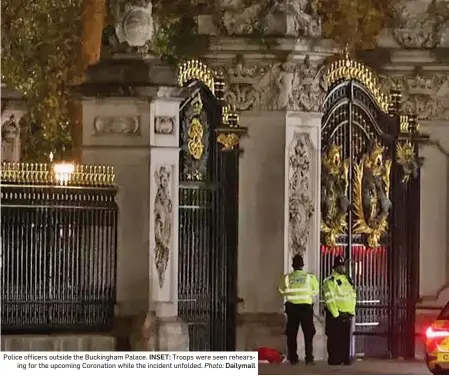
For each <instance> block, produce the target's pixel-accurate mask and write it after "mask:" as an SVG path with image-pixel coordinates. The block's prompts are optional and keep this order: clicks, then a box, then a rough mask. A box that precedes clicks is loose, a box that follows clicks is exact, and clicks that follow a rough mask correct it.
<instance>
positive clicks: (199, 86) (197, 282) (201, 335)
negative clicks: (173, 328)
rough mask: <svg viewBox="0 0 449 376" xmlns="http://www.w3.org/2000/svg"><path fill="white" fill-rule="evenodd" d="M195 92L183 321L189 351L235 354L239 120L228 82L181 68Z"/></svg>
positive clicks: (184, 222)
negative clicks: (228, 102)
mask: <svg viewBox="0 0 449 376" xmlns="http://www.w3.org/2000/svg"><path fill="white" fill-rule="evenodd" d="M179 84H180V85H182V86H188V87H189V88H190V89H191V95H190V97H189V98H188V99H187V100H186V101H185V102H184V103H183V104H182V105H181V111H180V121H181V128H180V138H181V141H180V143H181V155H180V169H179V170H180V190H179V258H178V260H179V261H178V265H179V277H178V278H179V279H178V299H179V304H178V309H179V316H180V317H181V318H182V319H183V320H184V321H185V322H186V323H187V324H188V327H189V337H190V350H191V351H223V350H234V349H235V328H236V305H237V230H238V229H237V226H238V223H237V220H238V175H239V170H238V166H239V148H238V144H239V138H240V134H241V133H242V132H243V131H244V130H243V129H242V128H239V127H238V117H237V115H235V114H234V113H233V112H232V111H230V108H229V107H228V106H224V103H223V100H222V97H223V89H224V85H223V82H222V81H221V80H220V79H219V78H217V77H216V75H215V74H214V73H213V72H212V71H211V70H210V69H208V68H207V67H206V66H205V65H203V64H202V63H200V62H198V61H190V62H188V63H185V64H183V65H182V66H181V67H180V72H179Z"/></svg>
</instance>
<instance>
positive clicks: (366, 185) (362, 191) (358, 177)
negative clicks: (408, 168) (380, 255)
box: [353, 141, 392, 247]
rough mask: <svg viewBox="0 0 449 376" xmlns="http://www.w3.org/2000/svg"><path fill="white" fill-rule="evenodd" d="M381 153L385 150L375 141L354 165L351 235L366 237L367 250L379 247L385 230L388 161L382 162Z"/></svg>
mask: <svg viewBox="0 0 449 376" xmlns="http://www.w3.org/2000/svg"><path fill="white" fill-rule="evenodd" d="M384 151H385V148H384V147H382V146H380V145H379V144H378V143H377V142H376V141H375V142H373V143H372V144H371V147H370V149H369V152H368V153H366V154H365V155H363V156H362V158H361V159H360V162H359V163H357V164H355V166H354V186H353V195H354V215H355V222H354V232H355V233H356V234H366V235H367V236H368V239H367V240H368V245H369V246H370V247H377V246H379V242H380V239H381V237H382V235H383V234H384V233H385V232H386V231H387V229H388V213H389V210H390V208H391V205H392V204H391V201H390V199H389V194H390V172H391V163H392V162H391V160H384V157H383V153H384Z"/></svg>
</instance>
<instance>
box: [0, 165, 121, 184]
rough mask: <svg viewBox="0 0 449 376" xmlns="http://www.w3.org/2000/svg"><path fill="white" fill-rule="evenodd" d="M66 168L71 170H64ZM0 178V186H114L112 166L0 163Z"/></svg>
mask: <svg viewBox="0 0 449 376" xmlns="http://www.w3.org/2000/svg"><path fill="white" fill-rule="evenodd" d="M67 166H71V168H70V169H67V168H65V167H67ZM58 167H63V168H62V169H59V168H58ZM0 176H1V183H2V184H17V185H65V186H91V187H113V186H115V173H114V168H113V167H112V166H97V165H76V164H67V163H64V164H47V163H9V162H2V166H1V171H0Z"/></svg>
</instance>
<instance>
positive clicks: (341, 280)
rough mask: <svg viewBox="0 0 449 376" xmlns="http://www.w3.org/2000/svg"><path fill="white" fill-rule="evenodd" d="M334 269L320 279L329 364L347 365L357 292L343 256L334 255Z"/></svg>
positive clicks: (349, 362) (348, 362) (349, 359)
mask: <svg viewBox="0 0 449 376" xmlns="http://www.w3.org/2000/svg"><path fill="white" fill-rule="evenodd" d="M333 269H334V270H333V272H332V274H331V275H330V276H329V277H328V278H326V279H325V280H324V282H323V293H324V300H325V302H326V335H327V353H328V363H329V365H340V364H345V365H349V364H351V356H350V347H351V326H352V318H353V317H354V314H355V304H356V294H355V290H354V287H353V284H352V281H351V279H350V278H348V277H347V276H346V263H345V260H344V258H343V257H341V256H338V257H336V258H335V260H334V265H333Z"/></svg>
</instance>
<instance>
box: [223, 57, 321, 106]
mask: <svg viewBox="0 0 449 376" xmlns="http://www.w3.org/2000/svg"><path fill="white" fill-rule="evenodd" d="M220 70H221V71H223V72H224V73H225V75H227V82H229V85H228V86H227V92H226V93H225V99H226V100H227V101H228V102H229V103H231V104H233V105H235V106H236V109H237V110H239V111H246V110H273V111H275V110H285V109H287V110H294V111H319V110H320V106H321V103H322V101H323V99H324V96H325V93H326V90H327V84H326V80H325V78H324V67H323V66H318V65H315V64H312V63H311V62H310V59H309V57H308V56H307V57H306V58H305V60H304V61H302V62H284V63H274V64H269V65H253V66H245V65H243V64H242V63H237V64H235V65H233V66H227V67H222V68H221V69H220Z"/></svg>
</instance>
